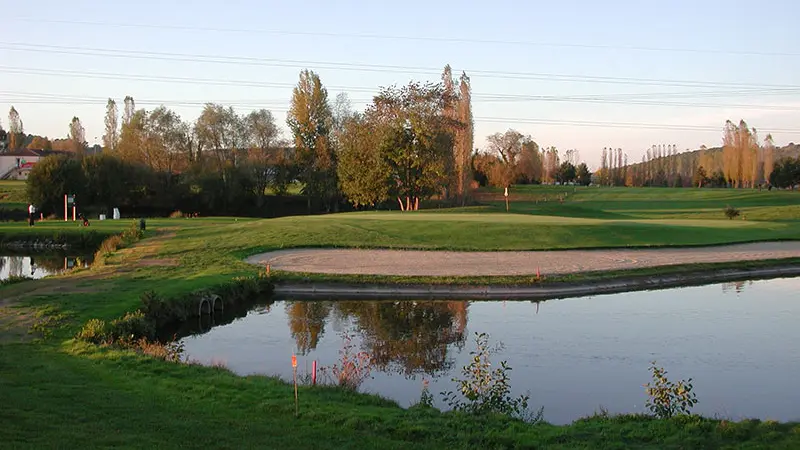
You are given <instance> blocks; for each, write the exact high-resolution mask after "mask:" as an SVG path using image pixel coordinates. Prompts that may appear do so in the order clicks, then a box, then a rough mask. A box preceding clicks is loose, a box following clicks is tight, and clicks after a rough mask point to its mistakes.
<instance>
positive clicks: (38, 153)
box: [0, 148, 65, 158]
mask: <svg viewBox="0 0 800 450" xmlns="http://www.w3.org/2000/svg"><path fill="white" fill-rule="evenodd" d="M61 153H65V152H61V151H57V150H31V149H29V148H21V149H19V150H14V151H7V152H0V156H28V157H37V158H44V157H45V156H50V155H58V154H61Z"/></svg>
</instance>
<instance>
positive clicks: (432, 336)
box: [286, 301, 468, 375]
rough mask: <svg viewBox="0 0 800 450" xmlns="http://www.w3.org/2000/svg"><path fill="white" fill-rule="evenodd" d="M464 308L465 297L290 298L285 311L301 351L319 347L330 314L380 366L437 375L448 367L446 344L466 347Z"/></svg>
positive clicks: (388, 369) (465, 310)
mask: <svg viewBox="0 0 800 450" xmlns="http://www.w3.org/2000/svg"><path fill="white" fill-rule="evenodd" d="M467 307H468V303H467V302H464V301H453V302H372V301H350V302H347V301H344V302H317V301H294V302H287V303H286V314H287V316H288V320H289V330H290V331H291V335H292V338H293V339H294V340H295V343H296V346H297V352H298V353H299V354H301V355H307V354H308V353H309V352H310V351H311V350H314V349H316V348H317V344H318V343H319V340H320V338H321V337H322V336H323V335H324V334H325V324H326V322H327V321H328V318H329V317H330V316H331V315H332V314H333V315H334V316H336V318H337V319H338V320H339V321H344V320H346V321H351V322H352V323H354V324H355V327H354V329H355V330H356V332H357V333H358V334H359V335H360V338H361V339H360V340H361V344H362V350H364V351H366V352H367V353H369V354H370V356H371V357H372V362H373V364H374V365H375V367H377V368H378V369H380V370H383V371H393V372H398V373H403V374H406V375H413V374H417V373H426V374H429V375H435V374H436V373H437V372H441V371H443V370H449V369H450V368H451V367H452V360H451V359H448V357H447V348H448V346H451V345H454V346H455V347H456V348H458V349H461V348H462V347H463V345H464V340H465V339H464V337H465V335H464V332H465V330H466V327H467Z"/></svg>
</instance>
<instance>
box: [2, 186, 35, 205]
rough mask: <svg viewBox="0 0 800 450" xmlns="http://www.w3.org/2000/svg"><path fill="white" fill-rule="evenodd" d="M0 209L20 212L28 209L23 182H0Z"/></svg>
mask: <svg viewBox="0 0 800 450" xmlns="http://www.w3.org/2000/svg"><path fill="white" fill-rule="evenodd" d="M0 208H3V209H21V210H25V209H27V208H28V195H27V194H26V193H25V182H24V181H9V180H0Z"/></svg>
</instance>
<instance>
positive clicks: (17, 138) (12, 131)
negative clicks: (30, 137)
mask: <svg viewBox="0 0 800 450" xmlns="http://www.w3.org/2000/svg"><path fill="white" fill-rule="evenodd" d="M24 135H25V127H24V126H23V124H22V119H20V117H19V113H18V112H17V110H16V108H14V107H13V106H12V107H11V109H10V110H9V111H8V149H9V150H19V149H20V148H22V145H23V144H22V143H23V142H24V141H25V136H24Z"/></svg>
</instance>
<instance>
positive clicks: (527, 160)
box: [516, 136, 544, 184]
mask: <svg viewBox="0 0 800 450" xmlns="http://www.w3.org/2000/svg"><path fill="white" fill-rule="evenodd" d="M543 170H544V166H543V164H542V153H541V152H540V151H539V144H537V143H536V142H535V141H534V140H533V139H532V138H531V137H530V136H525V137H524V138H523V141H522V152H521V153H520V155H519V158H518V162H517V169H516V181H517V182H523V183H528V184H530V183H539V182H541V180H542V176H543Z"/></svg>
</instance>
